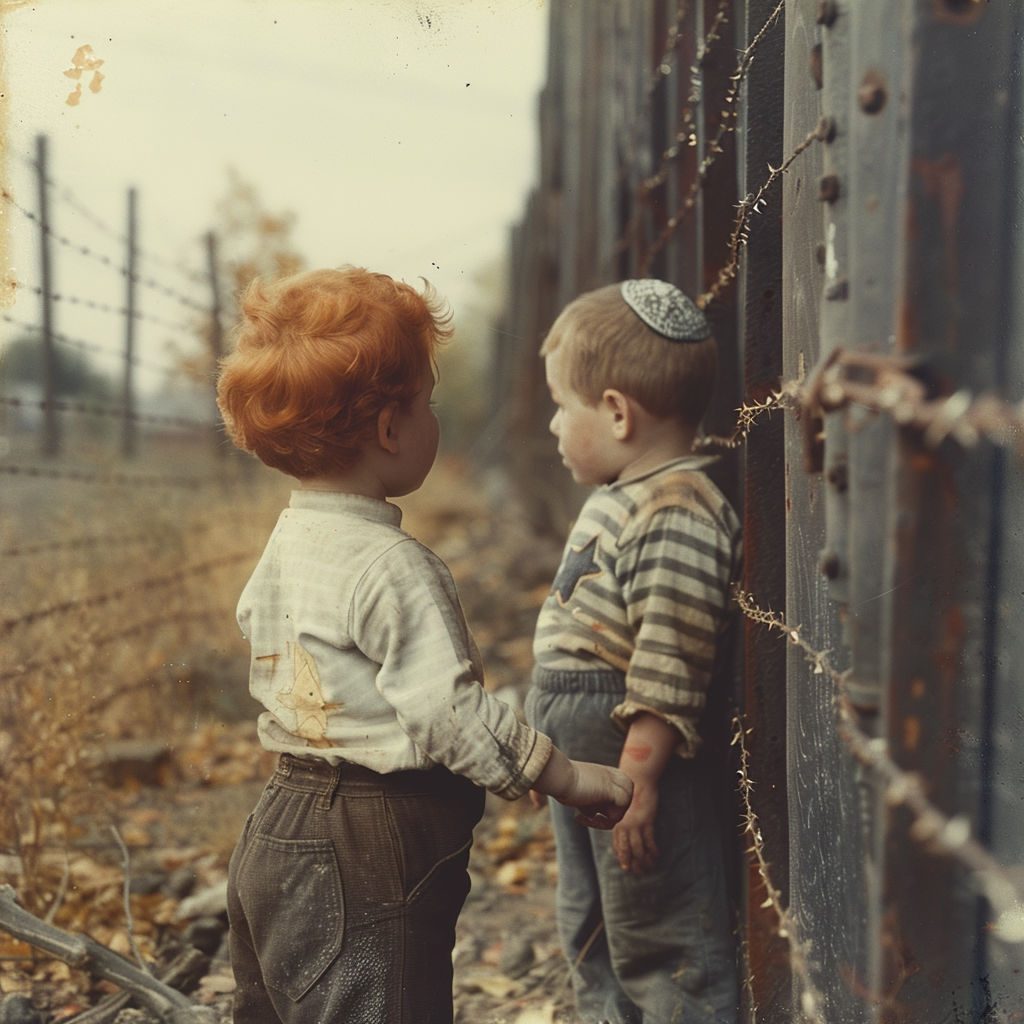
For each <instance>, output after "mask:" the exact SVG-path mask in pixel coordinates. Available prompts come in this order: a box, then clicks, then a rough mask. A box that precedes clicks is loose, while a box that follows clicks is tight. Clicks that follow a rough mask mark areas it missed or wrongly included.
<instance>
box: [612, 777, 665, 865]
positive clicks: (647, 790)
mask: <svg viewBox="0 0 1024 1024" xmlns="http://www.w3.org/2000/svg"><path fill="white" fill-rule="evenodd" d="M657 811H658V787H657V785H654V786H650V785H640V784H637V785H636V786H634V788H633V801H632V803H631V804H630V805H629V809H628V810H627V811H626V813H625V814H624V815H623V817H622V820H621V821H620V822H619V823H618V824H617V825H616V826H615V829H614V831H613V832H612V849H613V850H614V851H615V859H616V860H617V861H618V862H619V866H620V867H621V868H622V870H623V871H631V872H632V873H633V874H635V875H642V874H643V873H644V872H645V871H650V869H651V868H653V867H654V863H655V861H656V860H657V859H658V846H657V844H656V843H655V841H654V817H655V815H656V814H657Z"/></svg>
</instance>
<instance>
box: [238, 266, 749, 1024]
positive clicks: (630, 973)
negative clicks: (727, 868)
mask: <svg viewBox="0 0 1024 1024" xmlns="http://www.w3.org/2000/svg"><path fill="white" fill-rule="evenodd" d="M242 314H243V320H242V324H241V326H240V328H239V331H238V334H237V350H236V352H235V353H234V354H233V355H232V356H229V357H228V359H227V360H225V362H224V365H223V368H222V372H221V377H220V381H219V388H218V395H219V403H220V407H221V409H222V411H223V413H224V416H225V421H226V423H227V425H228V429H229V431H230V433H231V436H232V438H233V440H234V441H235V443H236V444H238V445H239V446H240V447H242V448H244V449H246V450H248V451H251V452H254V453H255V454H257V455H258V456H259V457H260V458H261V459H262V460H263V461H264V462H265V463H267V464H268V465H271V466H275V467H276V468H278V469H281V470H283V471H284V472H286V473H289V474H290V475H292V476H295V477H297V478H298V479H299V480H300V482H301V486H300V489H299V490H297V491H295V492H294V493H293V496H292V500H291V504H290V507H289V508H288V509H286V510H285V512H284V513H282V516H281V519H280V521H279V522H278V525H277V527H276V528H275V530H274V533H273V535H272V536H271V538H270V541H269V542H268V545H267V549H266V551H265V552H264V554H263V556H262V558H261V560H260V563H259V565H258V566H257V568H256V571H255V572H254V574H253V577H252V579H251V580H250V581H249V583H248V584H247V586H246V588H245V590H244V592H243V594H242V597H241V600H240V602H239V609H238V618H239V623H240V625H241V627H242V631H243V633H244V634H245V635H246V637H247V638H248V639H249V641H250V644H251V647H252V661H251V672H250V688H251V690H252V693H253V694H254V696H256V697H257V698H258V699H259V700H260V701H261V702H262V703H263V704H264V706H265V708H266V710H265V711H264V712H263V714H262V715H261V716H260V720H259V733H260V738H261V740H262V742H263V744H264V746H266V747H267V748H268V749H270V750H275V751H278V752H280V754H281V758H280V764H279V767H278V769H277V772H276V773H275V775H274V777H273V778H272V779H271V781H270V782H269V783H268V785H267V788H266V790H265V792H264V795H263V797H262V798H261V800H260V803H259V805H258V806H257V808H256V810H255V811H254V812H253V814H252V815H251V816H250V819H249V821H248V823H247V824H246V827H245V830H244V832H243V835H242V837H241V839H240V840H239V843H238V846H237V848H236V850H235V853H234V855H233V857H232V862H231V868H230V876H229V914H230V918H231V950H232V963H233V967H234V970H235V976H236V981H237V983H238V990H237V994H236V999H235V1009H234V1012H235V1020H236V1022H243V1021H244V1022H250V1021H252V1022H256V1021H260V1022H267V1024H272V1022H274V1021H282V1022H287V1024H292V1022H296V1024H298V1022H300V1021H301V1022H309V1024H311V1022H314V1021H315V1022H318V1024H319V1022H329V1021H339V1022H340V1021H342V1020H344V1021H346V1024H406V1022H408V1024H412V1022H414V1021H415V1022H416V1024H434V1022H438V1024H441V1022H443V1024H450V1021H451V1019H452V1003H451V982H452V971H451V950H452V945H453V943H454V926H455V920H456V918H457V916H458V913H459V910H460V909H461V906H462V903H463V902H464V900H465V896H466V894H467V892H468V877H467V873H466V864H467V861H468V855H469V846H470V843H471V840H472V829H473V826H474V825H475V824H476V822H477V821H478V820H479V817H480V814H481V812H482V806H483V804H482V798H483V788H486V789H489V790H491V791H492V792H495V793H497V794H499V795H501V796H505V797H508V798H510V799H511V798H515V797H517V796H519V795H521V794H523V793H524V792H526V791H527V790H531V791H532V792H534V793H536V794H538V795H539V796H544V795H550V796H552V797H554V798H555V799H556V800H557V801H559V802H560V803H561V804H563V805H565V806H564V807H555V808H554V811H553V813H554V821H555V830H556V839H557V843H558V857H559V867H560V871H559V878H560V882H559V896H558V915H559V928H560V931H561V934H562V938H563V942H564V944H565V948H566V955H567V957H568V958H569V960H570V963H571V964H572V967H573V981H574V985H575V988H576V992H577V998H578V1002H579V1007H580V1012H581V1014H582V1016H583V1017H584V1019H585V1020H586V1021H587V1022H588V1024H589V1022H593V1021H609V1022H621V1024H624V1022H627V1021H631V1022H639V1021H641V1020H643V1021H645V1022H647V1024H652V1022H662V1021H664V1022H666V1024H668V1022H669V1021H674V1020H681V1021H691V1020H693V1021H697V1020H700V1021H718V1022H723V1024H724V1022H730V1021H733V1020H735V1003H736V993H735V963H734V959H733V951H732V936H731V927H730V923H729V915H728V911H727V908H726V904H725V886H724V877H723V874H724V872H723V857H722V852H721V849H720V846H719V836H718V830H717V826H716V825H715V824H714V816H713V814H712V813H711V808H709V807H708V806H707V795H708V794H707V791H706V788H705V787H704V786H702V784H701V778H700V773H699V771H698V764H697V760H698V759H696V758H695V757H694V755H695V754H696V751H697V747H698V745H699V736H698V734H697V730H696V724H695V723H696V720H697V717H698V716H699V712H700V708H701V706H702V705H703V701H704V690H705V688H706V686H707V683H708V680H709V676H710V671H711V665H712V662H713V660H714V655H715V648H716V643H717V638H718V635H719V633H720V631H721V629H722V627H723V624H724V621H725V607H726V603H727V596H728V586H729V582H730V580H731V579H732V578H734V573H735V569H736V561H737V558H738V524H737V523H736V519H735V515H734V514H733V513H732V510H731V509H729V507H728V505H727V503H726V502H725V500H724V499H723V498H722V496H721V495H720V494H719V493H718V492H717V491H716V490H715V488H714V487H713V485H711V483H710V482H709V481H708V480H707V478H706V477H705V476H704V475H703V473H702V472H701V468H702V466H703V465H704V460H700V459H695V458H693V457H692V456H691V455H690V454H689V453H690V450H691V446H692V442H693V438H694V435H695V431H696V427H697V424H698V423H699V420H700V418H701V416H702V415H703V412H704V409H705V407H706V403H707V397H708V394H709V393H710V390H711V387H712V386H713V383H714V368H715V365H716V364H715V354H714V342H713V341H711V340H710V332H709V331H708V330H707V324H706V322H705V321H704V318H703V315H702V314H701V313H700V311H699V310H697V308H696V307H695V306H693V304H692V303H690V302H689V300H687V299H685V297H684V296H682V294H681V293H679V292H678V291H677V290H676V289H673V288H672V287H671V286H669V285H665V284H664V283H662V282H652V281H642V282H627V283H626V284H625V285H623V286H621V287H620V286H618V285H616V286H613V287H612V288H611V289H602V290H601V291H599V292H595V293H591V295H588V296H583V297H582V298H581V299H579V300H577V302H576V303H573V304H572V305H570V306H569V307H568V308H567V309H566V311H565V312H564V313H563V315H562V316H561V317H560V318H559V320H558V322H557V323H556V324H555V326H554V328H553V329H552V331H551V334H550V335H549V337H548V339H547V341H546V342H545V346H544V349H543V354H544V356H545V359H546V362H547V372H548V380H549V383H550V385H551V390H552V394H553V396H554V398H555V401H556V404H557V405H558V412H557V413H556V415H555V418H554V420H553V421H552V430H553V432H554V433H555V434H556V435H557V436H558V437H559V449H560V452H561V453H562V456H563V459H564V461H565V462H566V464H567V465H568V466H569V468H570V469H571V470H572V472H573V475H574V476H575V477H576V479H577V480H578V481H579V482H581V483H585V484H590V485H595V486H597V487H598V490H597V491H595V493H594V495H593V497H592V498H591V499H590V500H589V501H588V503H587V505H586V506H585V507H584V510H583V512H582V513H581V516H580V519H579V520H578V522H577V524H576V527H575V529H574V531H573V534H572V536H571V537H570V539H569V545H568V547H567V549H566V555H565V559H564V561H563V564H562V567H561V569H560V571H559V573H558V577H557V579H556V580H555V584H554V587H553V589H552V595H551V597H550V598H549V599H548V601H547V602H546V604H545V606H544V608H543V609H542V612H541V616H540V620H539V622H538V629H537V639H536V644H535V654H536V661H537V668H536V672H535V678H534V688H533V689H532V691H531V693H530V696H529V699H528V706H527V711H528V716H529V719H530V722H531V724H530V725H526V724H524V723H522V722H519V721H518V720H517V718H516V716H515V715H514V714H513V713H512V711H511V709H510V708H508V707H507V706H506V705H503V704H501V702H499V701H496V700H495V699H494V698H492V697H490V696H489V695H488V694H487V693H486V692H485V691H484V690H483V688H482V687H481V686H480V685H479V681H480V680H481V679H482V668H481V665H480V661H479V655H478V653H477V650H476V647H475V645H474V644H473V641H472V638H471V637H470V635H469V631H468V629H467V627H466V624H465V619H464V617H463V615H462V610H461V608H460V606H459V604H458V598H457V596H456V594H455V589H454V585H453V584H452V581H451V577H450V575H449V574H448V572H447V570H446V568H445V567H444V565H443V564H442V563H441V562H440V560H439V559H437V558H436V556H434V555H433V554H432V553H431V552H429V551H428V550H427V549H426V548H424V547H423V546H422V545H420V544H418V543H417V542H416V541H414V540H413V539H412V538H411V537H409V536H408V535H407V534H404V533H403V532H402V531H401V529H400V520H401V513H400V511H399V510H398V509H397V508H396V507H395V506H393V505H391V504H390V503H388V502H387V500H386V499H387V498H389V497H400V496H401V495H403V494H407V493H409V492H410V491H412V490H415V489H416V488H417V487H419V486H420V484H421V483H422V482H423V480H424V478H425V477H426V474H427V472H428V471H429V469H430V466H431V465H432V463H433V460H434V457H435V454H436V450H437V422H436V419H435V418H434V415H433V413H432V412H431V410H430V392H431V389H432V387H433V383H434V376H433V370H432V359H433V354H434V351H435V348H436V346H437V344H439V343H440V342H441V341H443V340H444V338H445V337H446V335H447V334H448V333H450V332H449V331H448V329H447V322H446V320H445V318H444V317H443V316H442V314H441V310H440V308H439V306H438V304H437V302H436V300H435V299H434V297H433V295H432V293H431V292H430V291H429V289H428V291H427V294H426V295H419V294H418V293H416V292H415V291H414V290H413V289H411V288H409V287H408V286H406V285H403V284H399V283H396V282H394V281H392V280H391V279H390V278H387V277H386V276H384V275H379V274H368V273H367V272H366V271H362V270H357V269H354V268H348V269H345V270H342V271H316V272H312V273H310V274H304V275H299V276H298V277H295V278H290V279H287V280H285V281H282V282H278V283H276V284H272V285H261V284H259V283H256V284H254V285H253V286H252V287H251V288H250V289H249V291H248V292H247V293H246V295H245V297H244V299H243V302H242ZM549 736H550V738H549ZM552 740H554V742H552ZM562 747H564V748H565V749H566V750H568V751H570V752H571V753H573V754H574V756H575V757H576V758H577V759H576V760H570V759H569V758H567V757H566V756H565V754H563V753H562V750H561V748H562ZM677 754H678V755H681V756H675V755H677ZM595 762H596V763H595ZM481 787H482V788H481ZM631 795H632V796H633V800H634V803H633V806H632V807H630V809H629V810H628V811H627V807H629V806H630V798H631ZM591 829H597V830H599V831H593V832H592V831H591ZM602 830H603V833H604V834H603V835H601V831H602ZM609 830H610V831H609Z"/></svg>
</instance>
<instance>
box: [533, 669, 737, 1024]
mask: <svg viewBox="0 0 1024 1024" xmlns="http://www.w3.org/2000/svg"><path fill="white" fill-rule="evenodd" d="M624 695H625V680H624V677H623V675H622V674H621V673H620V672H617V671H615V670H607V671H594V672H550V671H545V670H541V669H538V670H536V671H535V673H534V683H533V687H532V689H531V690H530V693H529V694H528V696H527V701H526V714H527V718H528V720H529V722H530V724H531V725H533V726H534V727H535V728H536V729H539V730H540V731H541V732H545V733H547V735H548V736H550V737H551V739H552V740H553V741H554V743H555V745H556V746H557V747H559V748H560V749H561V750H563V751H564V752H565V753H566V755H568V756H569V757H571V758H573V759H577V760H585V761H597V762H599V763H601V764H608V765H617V764H618V763H619V756H620V754H621V752H622V745H623V741H624V739H625V734H624V733H623V731H622V730H621V729H620V728H619V727H618V726H617V725H615V723H614V722H613V721H612V720H611V712H612V709H613V708H614V707H615V706H616V705H617V704H619V703H621V701H622V699H623V697H624ZM701 769H702V764H701V763H700V762H699V760H696V761H695V760H686V759H683V758H680V757H673V758H672V759H671V760H670V762H669V764H668V767H667V768H666V769H665V772H664V774H663V775H662V777H661V781H660V784H659V791H658V813H657V817H656V819H655V841H656V843H657V845H658V850H659V854H660V856H659V858H658V862H657V864H656V865H655V867H654V868H653V869H652V870H651V871H647V872H645V873H644V874H642V875H635V874H628V873H627V872H625V871H623V870H622V868H620V867H619V864H618V862H617V861H616V859H615V856H614V853H613V851H612V835H611V833H610V832H601V831H595V830H593V829H587V828H584V827H583V826H581V825H577V824H576V822H575V821H573V811H572V810H571V809H569V808H566V807H562V806H561V805H560V804H555V803H552V804H551V817H552V825H553V828H554V833H555V842H556V848H557V852H558V891H557V895H556V910H557V915H558V928H559V934H560V937H561V940H562V946H563V948H564V950H565V956H566V959H567V960H568V961H569V963H570V965H571V968H572V982H573V988H574V990H575V994H576V1004H577V1008H578V1011H579V1014H580V1017H581V1019H582V1020H583V1022H584V1024H598V1022H603V1021H607V1022H610V1024H698V1022H699V1024H712V1022H713V1024H735V1022H736V1020H737V1016H738V1004H739V995H738V974H737V962H736V943H735V939H734V935H733V918H732V914H731V912H730V908H729V904H728V898H727V894H726V884H725V883H726V880H725V857H724V851H723V845H722V834H721V829H720V824H719V821H718V818H717V815H716V813H715V809H714V807H713V805H712V801H711V800H710V799H709V796H708V787H707V785H706V783H705V784H702V778H701Z"/></svg>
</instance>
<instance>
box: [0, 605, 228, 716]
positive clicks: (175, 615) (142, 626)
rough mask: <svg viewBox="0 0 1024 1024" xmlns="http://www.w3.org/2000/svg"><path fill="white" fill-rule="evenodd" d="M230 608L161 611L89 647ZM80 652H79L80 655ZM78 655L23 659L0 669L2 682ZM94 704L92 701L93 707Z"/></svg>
mask: <svg viewBox="0 0 1024 1024" xmlns="http://www.w3.org/2000/svg"><path fill="white" fill-rule="evenodd" d="M228 610H229V606H228V605H226V604H223V603H222V604H219V605H208V606H206V607H203V608H190V609H188V610H186V611H181V612H172V613H170V614H167V613H165V614H162V615H157V616H154V617H153V618H150V619H143V620H141V621H139V622H134V623H132V624H131V625H130V626H127V627H125V628H124V629H119V630H117V631H116V632H114V633H106V634H102V635H100V636H98V637H91V638H90V639H89V641H88V645H89V648H91V649H97V648H101V647H107V646H109V645H110V644H112V643H117V642H118V641H121V640H127V639H128V638H130V637H133V636H141V635H142V634H144V633H154V632H156V631H157V630H159V629H161V628H163V627H164V626H168V625H172V624H174V623H180V622H187V621H190V620H193V619H196V620H199V621H206V620H208V619H209V617H210V615H211V614H214V613H226V612H227V611H228ZM79 656H80V655H79ZM74 657H75V655H73V654H71V653H68V652H63V653H61V654H54V655H51V656H50V657H48V658H40V659H38V660H36V661H30V662H22V663H19V664H18V665H15V666H14V667H12V668H9V669H6V670H4V671H3V672H0V682H4V683H6V682H9V681H10V680H12V679H20V678H21V677H22V676H26V675H29V673H31V672H41V671H43V670H44V669H48V668H53V666H55V665H61V664H67V663H69V662H71V661H72V659H73V658H74ZM139 685H140V684H139V683H138V682H133V683H130V684H128V685H127V686H125V687H122V688H120V689H117V690H115V691H114V694H113V696H114V697H117V696H121V695H122V694H123V693H124V692H126V691H127V690H129V689H134V688H136V687H137V686H139ZM97 703H98V704H99V706H102V703H103V702H102V701H99V702H97ZM94 706H95V705H90V707H91V708H92V707H94Z"/></svg>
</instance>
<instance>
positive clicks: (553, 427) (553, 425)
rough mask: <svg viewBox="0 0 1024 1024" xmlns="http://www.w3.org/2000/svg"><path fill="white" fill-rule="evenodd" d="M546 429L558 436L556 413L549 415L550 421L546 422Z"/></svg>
mask: <svg viewBox="0 0 1024 1024" xmlns="http://www.w3.org/2000/svg"><path fill="white" fill-rule="evenodd" d="M548 430H550V431H551V433H552V434H554V435H555V437H558V413H557V412H556V413H555V415H554V416H552V417H551V422H550V423H549V424H548Z"/></svg>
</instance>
